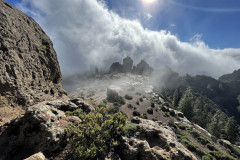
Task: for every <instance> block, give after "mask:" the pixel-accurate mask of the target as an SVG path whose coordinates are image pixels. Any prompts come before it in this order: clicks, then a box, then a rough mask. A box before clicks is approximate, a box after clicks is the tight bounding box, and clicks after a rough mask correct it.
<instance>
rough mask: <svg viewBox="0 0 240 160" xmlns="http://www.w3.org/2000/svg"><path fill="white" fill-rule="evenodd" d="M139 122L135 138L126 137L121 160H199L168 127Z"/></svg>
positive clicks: (156, 123) (155, 123)
mask: <svg viewBox="0 0 240 160" xmlns="http://www.w3.org/2000/svg"><path fill="white" fill-rule="evenodd" d="M132 122H138V123H137V124H136V125H137V128H138V132H137V133H136V134H135V136H134V137H130V138H127V137H124V138H123V140H124V143H125V145H124V147H122V153H121V158H122V159H126V160H131V159H139V160H145V159H148V160H158V159H165V160H169V159H171V160H197V158H196V157H195V156H194V155H193V154H192V153H191V152H190V151H189V150H187V149H186V148H185V147H184V146H183V145H182V144H180V143H179V142H178V141H177V138H176V135H175V133H174V132H173V131H172V129H171V128H170V127H168V126H163V125H160V124H161V123H158V122H154V121H151V120H145V119H141V118H134V121H132Z"/></svg>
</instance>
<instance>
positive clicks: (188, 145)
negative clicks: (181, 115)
mask: <svg viewBox="0 0 240 160" xmlns="http://www.w3.org/2000/svg"><path fill="white" fill-rule="evenodd" d="M180 142H181V143H182V144H184V145H185V146H186V147H187V148H188V149H189V150H190V151H192V152H196V151H197V148H198V147H197V146H195V145H194V144H192V143H191V142H190V141H189V140H188V139H186V138H183V139H181V140H180Z"/></svg>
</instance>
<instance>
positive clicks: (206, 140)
mask: <svg viewBox="0 0 240 160" xmlns="http://www.w3.org/2000/svg"><path fill="white" fill-rule="evenodd" d="M197 141H198V142H200V143H201V144H203V145H206V144H208V143H209V140H208V139H207V137H204V136H199V137H198V138H197Z"/></svg>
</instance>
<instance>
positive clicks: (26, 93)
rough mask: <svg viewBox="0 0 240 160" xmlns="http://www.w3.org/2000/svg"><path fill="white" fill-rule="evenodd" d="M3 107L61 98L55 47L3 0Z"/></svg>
mask: <svg viewBox="0 0 240 160" xmlns="http://www.w3.org/2000/svg"><path fill="white" fill-rule="evenodd" d="M0 31H1V34H0V75H1V76H0V88H1V89H0V107H3V106H30V105H32V104H34V103H35V102H39V101H43V100H46V99H52V98H56V97H62V96H63V95H64V94H65V92H64V91H63V89H62V86H61V83H62V76H61V72H60V67H59V64H58V60H57V55H56V52H55V50H54V48H53V44H52V42H51V40H50V39H49V37H48V36H47V35H46V34H45V32H44V31H43V30H42V29H41V27H40V26H39V25H38V24H37V23H36V22H35V21H34V20H33V19H32V18H30V17H28V16H27V15H25V14H24V13H23V12H21V11H19V10H18V9H16V8H15V7H14V6H12V5H10V4H9V3H7V2H6V1H4V0H0Z"/></svg>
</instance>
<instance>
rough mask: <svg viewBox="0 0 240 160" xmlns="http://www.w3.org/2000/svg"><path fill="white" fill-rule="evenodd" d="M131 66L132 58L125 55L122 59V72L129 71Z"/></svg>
mask: <svg viewBox="0 0 240 160" xmlns="http://www.w3.org/2000/svg"><path fill="white" fill-rule="evenodd" d="M132 67H133V60H132V58H131V57H129V56H127V57H126V58H124V59H123V72H124V73H131V72H132Z"/></svg>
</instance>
